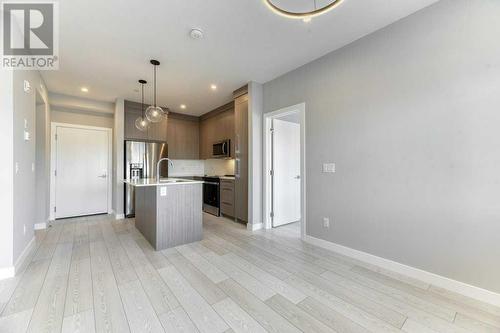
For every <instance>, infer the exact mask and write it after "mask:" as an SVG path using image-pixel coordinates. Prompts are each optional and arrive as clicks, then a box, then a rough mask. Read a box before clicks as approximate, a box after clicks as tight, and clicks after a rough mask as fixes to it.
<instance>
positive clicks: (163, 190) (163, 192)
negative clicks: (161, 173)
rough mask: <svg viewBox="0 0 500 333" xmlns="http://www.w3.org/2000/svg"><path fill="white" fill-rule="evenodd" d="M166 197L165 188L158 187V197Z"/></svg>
mask: <svg viewBox="0 0 500 333" xmlns="http://www.w3.org/2000/svg"><path fill="white" fill-rule="evenodd" d="M166 196H167V187H166V186H162V187H160V197H166Z"/></svg>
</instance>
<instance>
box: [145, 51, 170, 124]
mask: <svg viewBox="0 0 500 333" xmlns="http://www.w3.org/2000/svg"><path fill="white" fill-rule="evenodd" d="M150 62H151V64H152V65H153V68H154V72H153V75H154V76H153V77H154V83H153V89H154V90H153V93H154V105H151V106H149V107H148V108H147V109H146V118H148V120H149V121H150V122H152V123H159V122H160V121H162V120H163V118H164V117H166V116H167V115H168V111H164V110H163V109H162V108H161V107H159V106H158V105H157V104H156V66H159V65H160V62H159V61H158V60H151V61H150Z"/></svg>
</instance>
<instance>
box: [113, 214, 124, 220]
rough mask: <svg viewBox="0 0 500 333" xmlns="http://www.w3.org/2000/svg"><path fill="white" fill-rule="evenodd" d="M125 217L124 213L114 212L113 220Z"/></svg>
mask: <svg viewBox="0 0 500 333" xmlns="http://www.w3.org/2000/svg"><path fill="white" fill-rule="evenodd" d="M124 218H125V214H115V220H123V219H124Z"/></svg>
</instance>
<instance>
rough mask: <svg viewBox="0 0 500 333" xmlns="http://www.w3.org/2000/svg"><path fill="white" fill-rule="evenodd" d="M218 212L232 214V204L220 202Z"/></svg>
mask: <svg viewBox="0 0 500 333" xmlns="http://www.w3.org/2000/svg"><path fill="white" fill-rule="evenodd" d="M220 212H221V213H222V214H224V215H229V216H234V206H233V205H228V204H226V203H224V202H221V203H220Z"/></svg>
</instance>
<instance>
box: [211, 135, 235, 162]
mask: <svg viewBox="0 0 500 333" xmlns="http://www.w3.org/2000/svg"><path fill="white" fill-rule="evenodd" d="M212 157H213V158H229V157H231V140H229V139H227V140H222V141H219V142H216V143H214V144H213V146H212Z"/></svg>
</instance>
